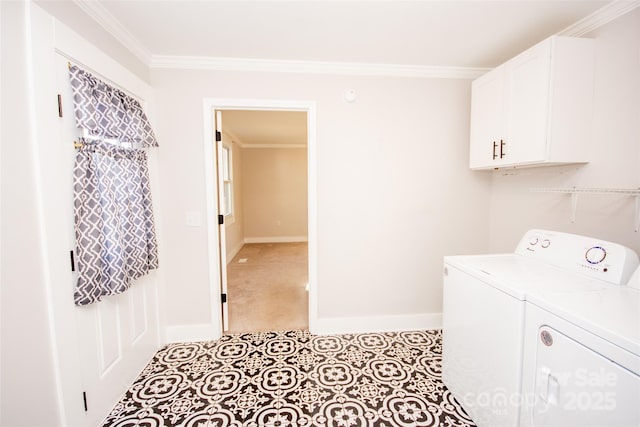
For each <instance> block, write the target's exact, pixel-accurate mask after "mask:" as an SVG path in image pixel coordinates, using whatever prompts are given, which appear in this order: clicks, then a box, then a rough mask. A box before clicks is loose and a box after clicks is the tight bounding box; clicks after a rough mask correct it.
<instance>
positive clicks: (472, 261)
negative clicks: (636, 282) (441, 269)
mask: <svg viewBox="0 0 640 427" xmlns="http://www.w3.org/2000/svg"><path fill="white" fill-rule="evenodd" d="M444 261H445V263H446V264H449V265H451V266H453V267H456V268H458V269H459V270H462V271H464V272H466V273H468V274H470V275H472V276H474V277H476V278H478V279H480V280H481V281H483V282H485V283H487V284H489V285H490V286H493V287H494V288H496V289H499V290H501V291H502V292H505V293H507V294H509V295H511V296H512V297H514V298H517V299H519V300H522V301H524V300H527V299H528V295H529V294H531V293H534V292H541V291H542V292H544V291H567V292H582V291H594V290H599V289H606V288H607V286H608V284H607V283H606V282H603V281H601V280H597V279H593V278H589V277H585V276H583V275H580V274H576V273H573V272H569V271H566V270H563V269H561V268H558V267H554V266H552V265H549V264H547V263H546V262H543V261H540V260H537V259H532V258H528V257H524V256H522V255H519V254H499V255H468V256H452V257H445V258H444Z"/></svg>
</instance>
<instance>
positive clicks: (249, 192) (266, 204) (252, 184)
mask: <svg viewBox="0 0 640 427" xmlns="http://www.w3.org/2000/svg"><path fill="white" fill-rule="evenodd" d="M242 151H243V154H242V171H243V178H242V179H243V192H242V200H243V206H244V207H243V211H244V214H243V218H244V237H245V240H246V241H265V242H266V241H300V240H302V241H304V240H306V237H307V150H306V149H304V148H245V149H243V150H242Z"/></svg>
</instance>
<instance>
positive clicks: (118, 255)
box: [70, 67, 158, 305]
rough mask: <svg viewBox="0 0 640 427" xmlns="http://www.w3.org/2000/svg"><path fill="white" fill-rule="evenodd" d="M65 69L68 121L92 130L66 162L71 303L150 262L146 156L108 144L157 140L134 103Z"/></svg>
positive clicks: (153, 263)
mask: <svg viewBox="0 0 640 427" xmlns="http://www.w3.org/2000/svg"><path fill="white" fill-rule="evenodd" d="M70 71H71V83H72V86H73V87H74V107H75V112H76V124H77V125H78V126H79V127H82V128H84V129H86V130H87V132H88V133H89V134H90V135H94V136H93V137H90V138H89V137H88V138H81V139H80V143H81V144H80V148H79V149H78V151H77V153H76V159H75V165H74V184H73V192H74V216H75V234H76V246H77V254H78V263H77V265H78V282H77V284H76V288H75V292H74V301H75V304H76V305H85V304H91V303H94V302H97V301H100V300H101V299H102V297H104V296H107V295H115V294H119V293H122V292H124V291H126V290H127V289H128V288H129V287H130V286H131V284H132V282H133V281H134V280H136V279H138V278H139V277H142V276H144V275H145V274H147V273H148V272H149V270H151V269H155V268H157V267H158V246H157V241H156V233H155V226H154V220H153V211H152V203H151V190H150V186H149V170H148V166H147V153H146V151H145V150H144V149H137V148H124V147H122V146H120V145H118V144H117V143H113V142H112V141H113V140H117V141H118V142H129V143H132V144H136V145H140V146H143V147H148V146H156V147H157V146H158V143H157V141H156V139H155V135H154V134H153V131H152V130H151V127H150V126H149V122H148V120H147V118H146V116H145V115H144V112H142V109H141V108H140V104H139V103H138V102H137V101H136V100H134V99H133V98H131V97H129V96H127V95H126V94H124V93H122V92H121V91H119V90H117V89H115V88H112V87H110V86H108V85H107V84H106V83H104V82H102V81H100V80H98V79H96V78H95V77H93V76H91V75H90V74H89V73H86V72H85V71H83V70H79V69H78V68H77V67H71V68H70ZM78 82H80V83H78ZM87 87H90V88H91V90H89V91H88V92H87V91H85V89H86V88H87ZM80 88H84V89H82V90H81V89H80ZM105 138H109V140H110V141H109V142H107V141H105Z"/></svg>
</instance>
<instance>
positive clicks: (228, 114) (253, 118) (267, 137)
mask: <svg viewBox="0 0 640 427" xmlns="http://www.w3.org/2000/svg"><path fill="white" fill-rule="evenodd" d="M222 130H223V132H226V133H228V134H229V135H230V136H231V139H232V140H233V141H234V142H236V143H238V145H240V146H242V147H246V148H252V147H256V146H260V145H268V146H279V147H282V146H300V145H306V144H307V113H306V112H300V111H241V110H225V111H223V112H222Z"/></svg>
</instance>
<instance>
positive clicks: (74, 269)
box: [69, 251, 76, 271]
mask: <svg viewBox="0 0 640 427" xmlns="http://www.w3.org/2000/svg"><path fill="white" fill-rule="evenodd" d="M69 258H70V259H71V271H76V261H75V259H74V258H73V251H69Z"/></svg>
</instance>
